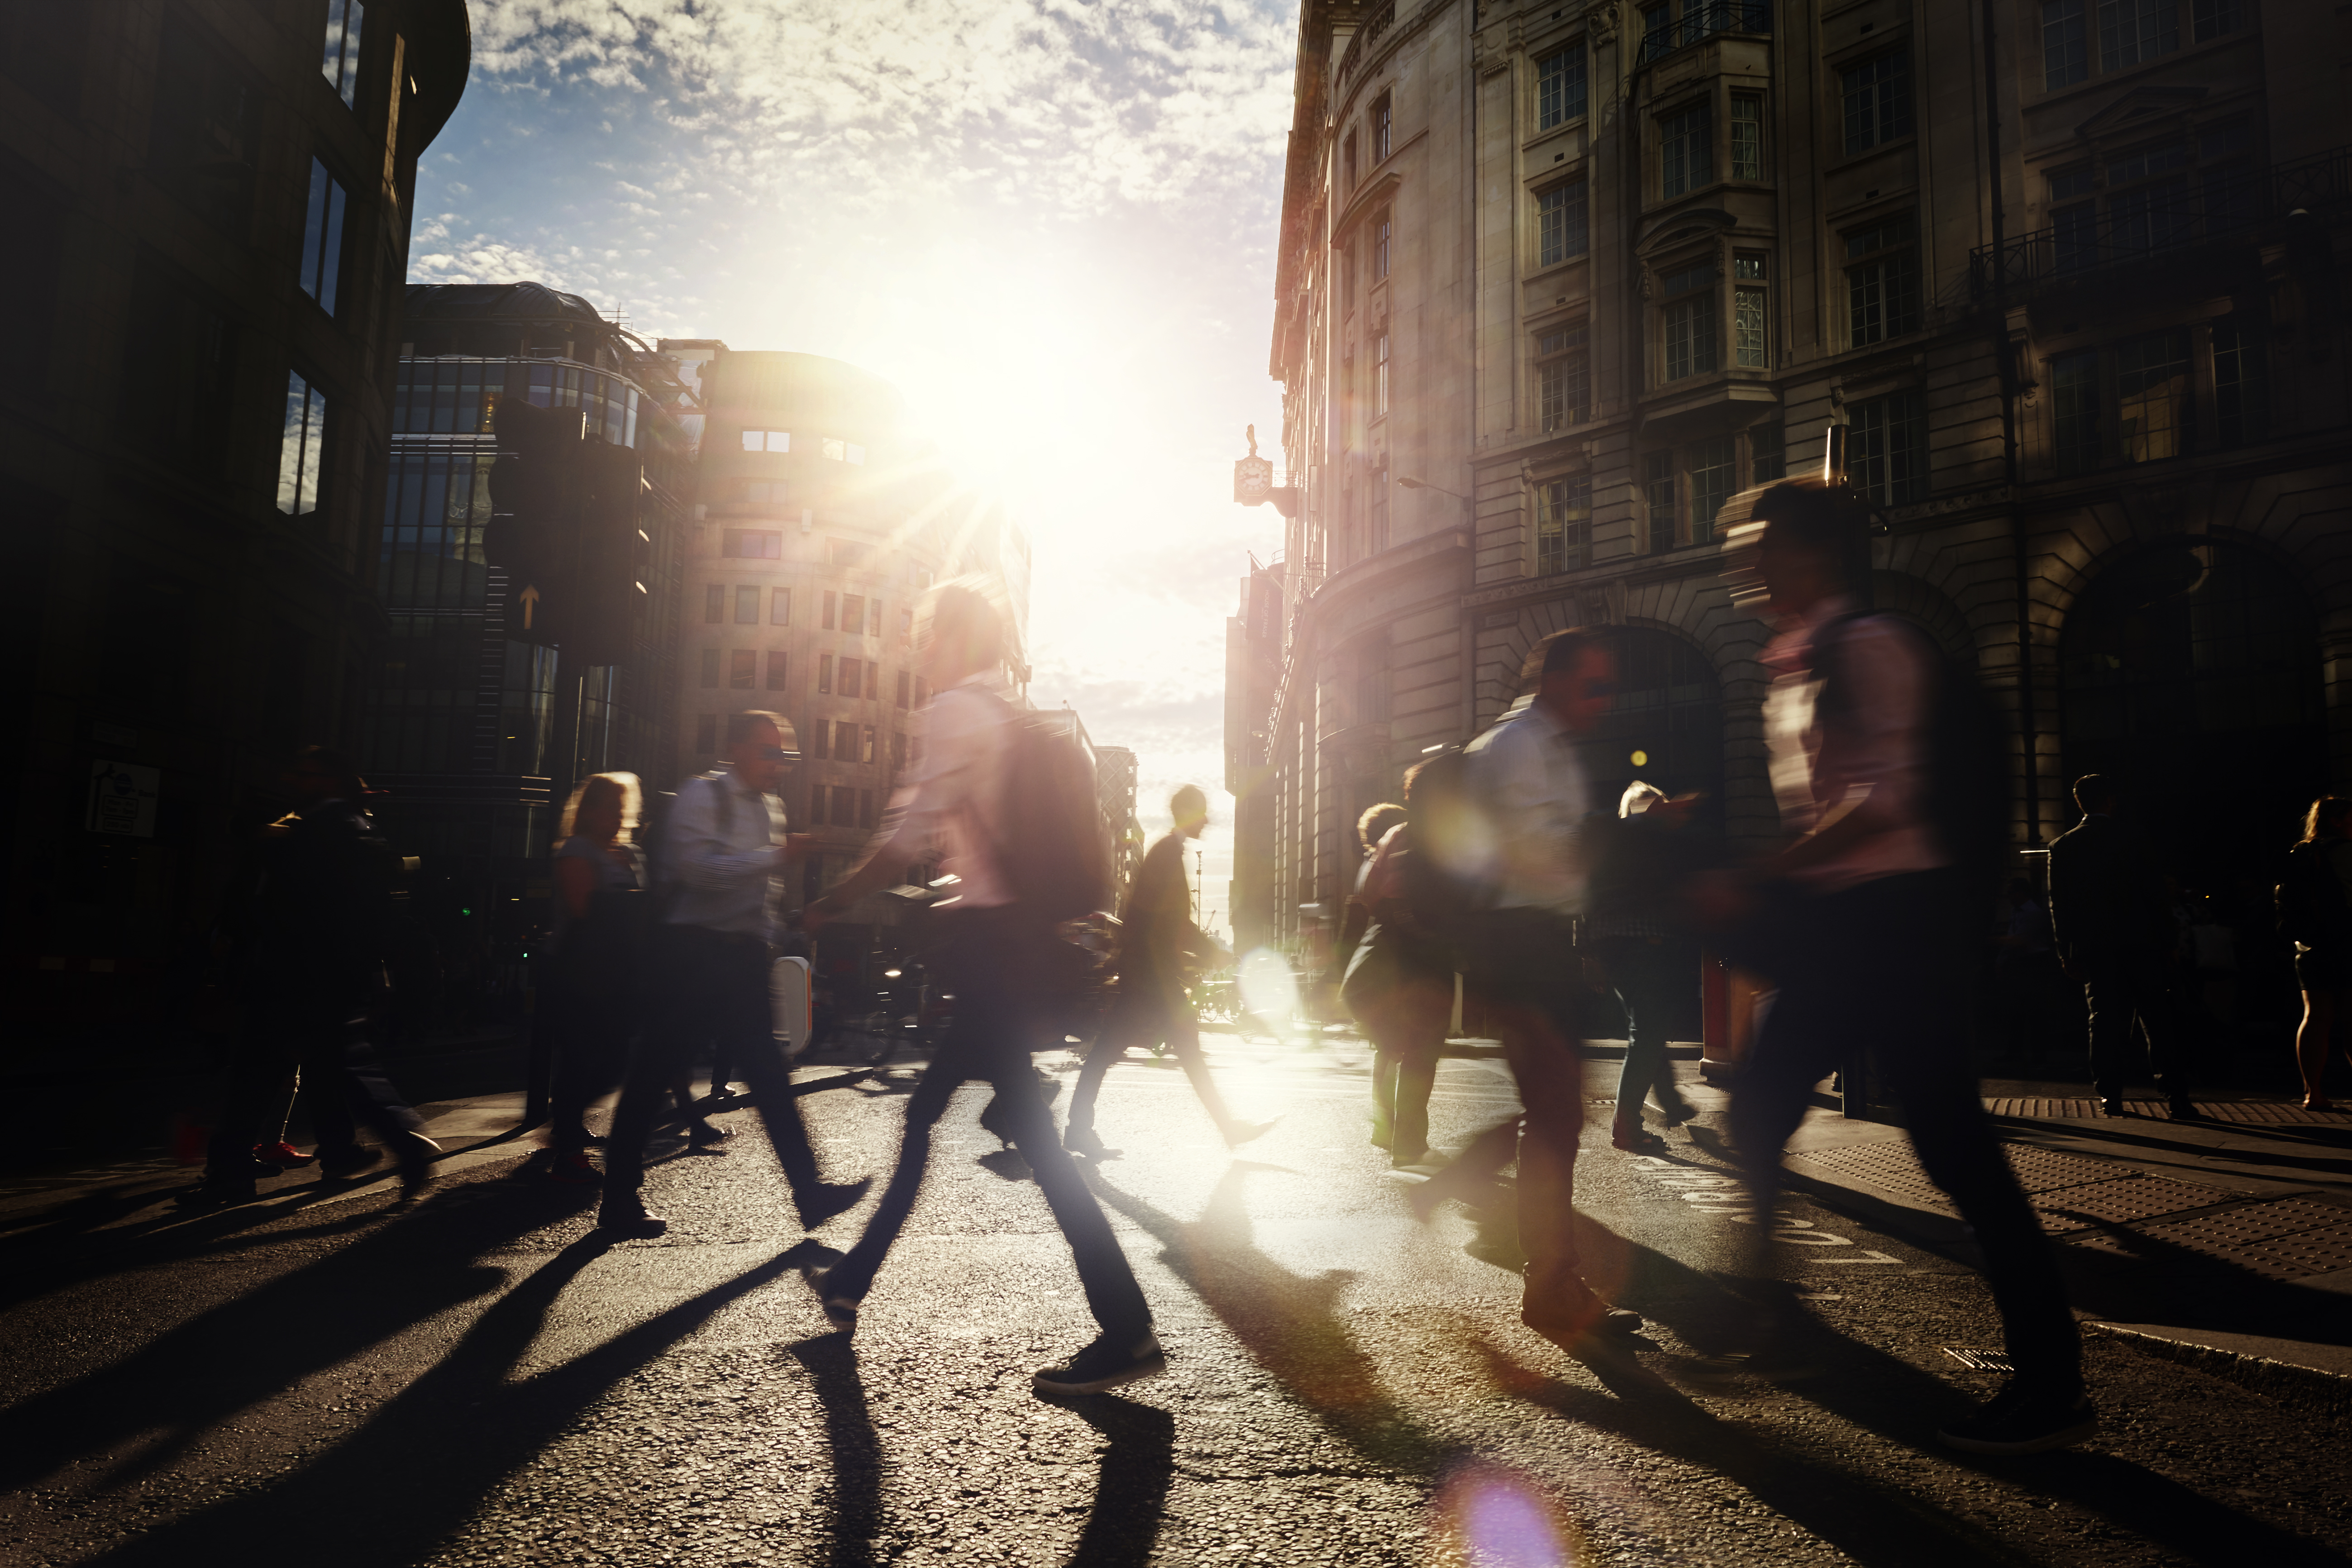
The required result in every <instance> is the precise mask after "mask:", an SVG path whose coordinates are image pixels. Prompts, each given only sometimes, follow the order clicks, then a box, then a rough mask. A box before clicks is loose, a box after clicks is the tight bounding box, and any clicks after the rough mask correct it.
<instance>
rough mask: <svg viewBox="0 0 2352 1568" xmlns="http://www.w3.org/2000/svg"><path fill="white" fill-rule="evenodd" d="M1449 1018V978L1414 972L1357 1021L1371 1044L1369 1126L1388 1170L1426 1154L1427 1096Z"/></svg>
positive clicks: (1451, 988) (1434, 1080) (1451, 1000)
mask: <svg viewBox="0 0 2352 1568" xmlns="http://www.w3.org/2000/svg"><path fill="white" fill-rule="evenodd" d="M1453 1012H1454V976H1453V975H1452V974H1450V973H1449V974H1445V975H1444V976H1439V975H1435V974H1431V973H1423V972H1421V971H1417V970H1416V971H1414V972H1412V973H1407V974H1405V975H1404V976H1403V977H1402V978H1401V979H1400V980H1399V981H1398V982H1397V984H1395V985H1393V986H1392V987H1391V988H1390V990H1389V992H1388V994H1385V995H1383V996H1382V997H1381V999H1380V1001H1379V1003H1378V1005H1375V1006H1373V1007H1371V1008H1370V1009H1369V1011H1368V1013H1367V1016H1365V1017H1363V1018H1362V1019H1360V1023H1361V1024H1362V1026H1363V1030H1364V1037H1365V1038H1366V1039H1369V1040H1370V1041H1371V1043H1372V1121H1373V1123H1374V1125H1375V1127H1376V1128H1377V1129H1378V1130H1379V1131H1380V1132H1381V1135H1382V1137H1384V1138H1385V1140H1386V1141H1387V1144H1388V1151H1389V1163H1391V1165H1412V1164H1417V1163H1420V1162H1421V1161H1422V1160H1423V1159H1425V1158H1427V1157H1428V1154H1429V1094H1430V1090H1431V1089H1433V1088H1434V1087H1435V1086H1436V1083H1437V1058H1438V1057H1439V1056H1440V1055H1441V1054H1443V1052H1444V1049H1445V1026H1446V1022H1447V1020H1448V1019H1449V1018H1450V1017H1451V1016H1453Z"/></svg>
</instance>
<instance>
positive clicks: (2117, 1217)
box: [2033, 1176, 2236, 1232]
mask: <svg viewBox="0 0 2352 1568" xmlns="http://www.w3.org/2000/svg"><path fill="white" fill-rule="evenodd" d="M2234 1196H2236V1194H2232V1193H2226V1192H2222V1191H2221V1190H2220V1189H2219V1188H2216V1187H2192V1186H2190V1185H2189V1184H2188V1183H2186V1182H2168V1181H2166V1180H2165V1179H2164V1178H2163V1177H2161V1176H2126V1177H2125V1178H2123V1179H2122V1180H2120V1181H2113V1182H2091V1183H2087V1184H2084V1185H2082V1186H2079V1187H2060V1188H2058V1189H2057V1190H2055V1191H2053V1192H2046V1193H2042V1194H2039V1195H2038V1196H2036V1197H2035V1198H2034V1200H2033V1206H2034V1208H2035V1209H2037V1210H2038V1211H2040V1213H2041V1215H2042V1229H2043V1230H2046V1231H2053V1232H2063V1231H2070V1230H2087V1229H2089V1228H2091V1227H2092V1226H2095V1225H2097V1224H2099V1223H2101V1222H2102V1221H2104V1222H2106V1223H2109V1224H2128V1223H2130V1222H2131V1221H2134V1220H2143V1219H2155V1218H2158V1217H2159V1216H2160V1215H2168V1214H2180V1213H2183V1212H2185V1211H2187V1210H2189V1209H2201V1208H2207V1207H2210V1206H2211V1205H2214V1204H2222V1203H2228V1202H2229V1201H2230V1200H2231V1198H2232V1197H2234Z"/></svg>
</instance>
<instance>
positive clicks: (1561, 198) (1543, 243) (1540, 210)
mask: <svg viewBox="0 0 2352 1568" xmlns="http://www.w3.org/2000/svg"><path fill="white" fill-rule="evenodd" d="M1589 243H1590V242H1589V238H1588V232H1587V227H1586V224H1585V209H1584V182H1583V181H1582V180H1571V181H1570V182H1569V183H1568V184H1564V185H1554V186H1553V187H1552V188H1551V189H1550V190H1548V191H1546V192H1545V193H1544V194H1543V195H1539V196H1538V197H1537V198H1536V264H1537V265H1538V266H1539V267H1549V266H1552V265H1554V264H1555V263H1558V262H1561V261H1565V260H1567V259H1568V258H1570V257H1571V256H1581V255H1583V254H1584V252H1585V250H1586V248H1587V247H1588V245H1589Z"/></svg>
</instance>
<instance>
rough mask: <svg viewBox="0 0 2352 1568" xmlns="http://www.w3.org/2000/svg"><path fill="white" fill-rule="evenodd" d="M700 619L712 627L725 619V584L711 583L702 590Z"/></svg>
mask: <svg viewBox="0 0 2352 1568" xmlns="http://www.w3.org/2000/svg"><path fill="white" fill-rule="evenodd" d="M702 618H703V619H704V620H705V621H706V622H709V623H711V624H713V625H715V624H717V623H718V622H720V621H723V620H725V619H726V618H727V584H724V583H713V584H710V585H709V587H707V588H705V589H703V590H702Z"/></svg>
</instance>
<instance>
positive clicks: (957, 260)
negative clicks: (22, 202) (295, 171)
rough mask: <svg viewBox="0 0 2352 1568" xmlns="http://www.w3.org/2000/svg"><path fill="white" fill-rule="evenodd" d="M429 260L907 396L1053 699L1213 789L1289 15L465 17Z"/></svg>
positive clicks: (1155, 800)
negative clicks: (1000, 556) (852, 372)
mask: <svg viewBox="0 0 2352 1568" xmlns="http://www.w3.org/2000/svg"><path fill="white" fill-rule="evenodd" d="M470 9H471V11H472V15H473V23H474V70H473V79H472V81H471V82H470V84H469V85H468V86H467V90H466V97H465V100H464V101H463V102H462V104H461V105H460V106H459V108H458V110H457V115H456V116H455V118H453V119H452V120H451V121H450V122H449V124H448V126H447V127H446V129H445V130H444V131H443V132H442V133H441V136H440V138H439V140H438V141H437V142H435V144H434V146H433V148H432V149H431V150H430V152H429V153H427V154H426V156H425V162H424V163H423V165H422V167H421V168H420V170H419V174H418V180H417V198H416V215H417V216H416V226H415V241H414V245H413V247H412V251H411V259H410V276H411V277H412V278H413V279H415V280H417V281H420V282H446V283H457V282H504V281H515V280H520V279H538V280H539V281H541V282H544V283H547V284H550V285H551V286H553V287H555V288H558V289H569V290H572V291H573V292H576V293H579V294H582V295H584V296H586V297H587V298H588V299H589V300H593V301H594V302H595V303H597V304H598V305H600V306H604V307H605V308H606V309H608V310H619V311H620V312H623V313H624V314H625V316H626V319H627V324H628V325H629V326H630V327H631V328H632V329H633V330H635V331H637V332H639V333H640V334H642V335H645V336H647V337H654V336H667V337H715V338H719V339H723V340H724V341H725V342H727V343H728V344H729V345H730V347H734V348H744V349H790V350H798V351H801V352H804V353H820V354H829V355H832V356H834V357H835V358H838V359H844V360H847V361H849V362H851V363H855V364H857V365H860V366H863V367H864V368H866V369H867V370H870V371H872V372H874V373H876V374H879V375H882V376H885V377H887V378H888V379H889V380H891V381H892V382H894V383H896V384H898V387H899V389H900V390H901V391H903V392H904V393H905V394H906V395H907V397H908V402H909V404H910V405H912V406H913V408H914V410H915V413H916V416H917V418H918V420H919V422H920V423H921V424H922V425H923V426H924V427H925V429H926V431H927V433H928V434H929V435H930V436H931V437H933V438H934V439H936V440H937V441H938V442H939V443H940V447H942V449H943V450H944V451H945V452H946V454H947V456H948V458H949V460H950V464H951V466H952V467H953V468H955V469H956V470H957V471H958V473H959V474H960V475H961V477H962V478H963V479H965V480H966V481H967V482H970V483H971V484H974V485H976V486H979V487H981V488H982V489H991V490H993V491H996V492H998V493H1000V494H1002V495H1003V496H1004V497H1005V499H1006V500H1008V501H1009V502H1010V503H1011V504H1012V507H1013V514H1014V516H1015V517H1016V518H1017V519H1018V520H1019V521H1021V522H1022V523H1023V525H1024V527H1026V528H1027V529H1028V531H1030V533H1031V535H1032V537H1033V539H1034V542H1035V546H1036V549H1035V560H1036V575H1035V579H1034V586H1033V591H1032V601H1031V603H1032V609H1031V622H1030V640H1031V646H1032V649H1033V656H1034V658H1033V662H1034V666H1035V668H1036V679H1035V681H1034V685H1033V686H1032V688H1031V696H1032V698H1033V699H1034V700H1035V701H1036V702H1037V703H1038V704H1039V705H1040V706H1046V707H1052V706H1058V705H1059V704H1060V703H1062V702H1063V701H1064V700H1067V701H1068V702H1069V703H1070V705H1071V706H1073V707H1075V708H1076V709H1077V710H1078V711H1079V713H1080V714H1081V715H1082V716H1083V717H1084V719H1085V721H1086V723H1087V730H1088V731H1089V732H1090V733H1092V734H1093V736H1094V737H1095V739H1096V740H1097V742H1102V743H1106V744H1113V745H1127V746H1132V747H1133V748H1135V750H1136V751H1137V752H1138V753H1139V755H1140V758H1141V772H1142V806H1141V815H1142V817H1143V820H1144V825H1145V826H1146V827H1147V828H1149V829H1150V830H1152V831H1153V832H1155V833H1156V832H1158V831H1159V830H1160V828H1162V827H1164V826H1165V824H1166V820H1167V808H1166V798H1167V795H1168V792H1169V790H1170V789H1171V788H1172V787H1173V786H1174V785H1175V784H1178V783H1180V782H1182V781H1184V780H1188V779H1189V780H1192V781H1194V782H1196V783H1199V784H1202V785H1203V786H1204V787H1206V788H1208V789H1209V790H1210V791H1211V792H1212V794H1211V800H1212V802H1213V803H1215V805H1216V806H1217V811H1216V816H1217V818H1218V823H1217V826H1216V827H1215V828H1214V829H1213V831H1212V835H1211V837H1210V840H1209V842H1208V845H1207V848H1208V872H1207V881H1208V892H1209V895H1210V897H1209V908H1210V911H1211V913H1212V914H1213V917H1214V922H1213V923H1214V924H1217V925H1222V924H1223V909H1224V904H1225V879H1226V877H1227V876H1228V875H1229V869H1228V868H1229V866H1230V856H1231V849H1230V845H1231V838H1230V834H1229V832H1228V831H1226V829H1227V826H1228V824H1229V820H1230V818H1229V812H1230V802H1229V801H1227V800H1226V799H1225V797H1224V796H1223V795H1222V794H1220V793H1217V792H1218V787H1219V786H1220V785H1221V784H1222V783H1223V763H1222V754H1223V750H1222V735H1221V731H1222V724H1223V712H1222V702H1223V696H1222V693H1223V663H1224V617H1225V616H1228V615H1231V614H1232V613H1233V611H1234V605H1235V602H1236V598H1237V595H1238V580H1239V578H1240V576H1241V575H1242V574H1243V573H1244V571H1245V570H1246V561H1245V559H1244V556H1245V552H1248V551H1251V550H1255V551H1256V552H1257V554H1258V556H1259V558H1260V559H1261V560H1264V559H1266V558H1267V557H1268V555H1269V553H1270V552H1272V551H1273V550H1275V549H1276V548H1278V547H1279V545H1280V543H1281V520H1280V519H1279V517H1277V516H1276V513H1275V512H1274V510H1273V509H1272V508H1271V507H1260V508H1255V509H1244V508H1240V507H1236V506H1234V504H1233V503H1232V501H1231V500H1230V499H1229V498H1230V495H1231V486H1232V468H1231V464H1232V460H1233V459H1234V458H1236V457H1239V456H1240V455H1241V454H1242V451H1243V449H1244V448H1243V445H1242V427H1243V426H1244V425H1246V424H1251V423H1255V425H1256V426H1258V429H1259V432H1260V437H1261V450H1263V451H1265V452H1267V453H1268V454H1269V455H1273V456H1276V458H1279V453H1278V452H1277V451H1276V445H1277V443H1276V439H1275V437H1276V432H1277V431H1278V430H1279V428H1280V423H1281V402H1280V389H1279V387H1277V386H1276V384H1274V383H1273V382H1271V381H1269V380H1268V379H1267V377H1266V374H1265V363H1266V339H1267V332H1268V330H1269V327H1270V325H1271V321H1272V317H1273V301H1272V287H1273V267H1274V238H1275V227H1276V216H1277V207H1278V204H1279V201H1280V196H1281V183H1282V156H1283V148H1284V139H1285V135H1286V132H1287V131H1288V129H1289V122H1290V82H1291V65H1292V53H1291V51H1292V47H1293V43H1294V39H1295V37H1296V32H1297V9H1296V5H1295V3H1294V0H1279V4H1277V5H1276V6H1275V7H1274V8H1264V7H1258V6H1251V5H1241V4H1237V5H1213V4H1204V3H1202V0H956V3H954V4H948V3H945V0H887V3H884V0H862V3H861V0H471V5H470Z"/></svg>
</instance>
